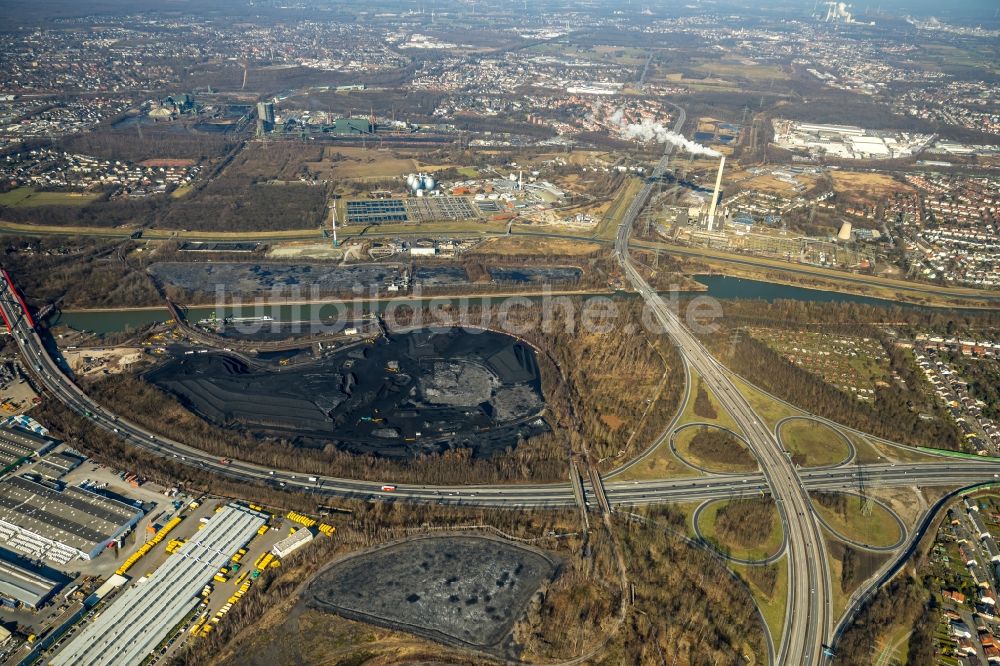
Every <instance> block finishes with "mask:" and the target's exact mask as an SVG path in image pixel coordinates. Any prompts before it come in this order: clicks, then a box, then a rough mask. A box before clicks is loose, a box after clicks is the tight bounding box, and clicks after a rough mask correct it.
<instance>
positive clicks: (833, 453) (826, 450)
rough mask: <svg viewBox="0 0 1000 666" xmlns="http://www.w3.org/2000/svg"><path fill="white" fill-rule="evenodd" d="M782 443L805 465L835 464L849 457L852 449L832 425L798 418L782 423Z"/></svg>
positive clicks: (794, 457)
mask: <svg viewBox="0 0 1000 666" xmlns="http://www.w3.org/2000/svg"><path fill="white" fill-rule="evenodd" d="M778 434H779V435H780V436H781V443H782V444H783V445H784V447H785V449H786V450H787V451H791V452H792V457H793V459H795V460H796V462H798V461H800V460H801V461H802V462H800V464H801V465H802V466H803V467H822V466H824V465H834V464H836V463H839V462H840V461H842V460H844V459H846V458H847V456H848V455H849V454H850V449H849V448H848V446H847V443H846V442H845V441H844V439H843V438H842V437H841V436H840V435H839V434H838V433H837V432H835V431H834V430H833V429H832V428H830V426H828V425H825V424H823V423H819V422H818V421H809V420H804V419H796V420H794V421H787V422H785V423H784V424H782V426H781V429H780V430H779V431H778Z"/></svg>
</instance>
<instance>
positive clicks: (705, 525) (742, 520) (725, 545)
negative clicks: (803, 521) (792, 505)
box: [692, 496, 785, 564]
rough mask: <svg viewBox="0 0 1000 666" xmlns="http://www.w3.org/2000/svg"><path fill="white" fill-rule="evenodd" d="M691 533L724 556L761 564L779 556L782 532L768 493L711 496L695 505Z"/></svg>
mask: <svg viewBox="0 0 1000 666" xmlns="http://www.w3.org/2000/svg"><path fill="white" fill-rule="evenodd" d="M692 524H693V527H694V531H695V534H696V535H697V536H698V538H700V539H701V540H703V541H705V542H708V543H710V544H712V545H713V546H714V547H715V548H716V549H717V550H718V551H719V552H720V553H721V554H722V555H723V556H724V557H726V558H727V559H729V560H732V561H734V562H738V563H743V564H764V563H768V562H772V561H774V560H776V559H778V558H779V557H781V554H782V551H783V550H784V545H785V535H784V531H783V530H782V528H781V518H780V516H779V515H778V511H777V509H776V507H775V504H774V500H773V499H771V498H770V497H767V496H765V497H746V498H737V499H730V500H712V501H709V502H705V503H704V504H702V505H700V506H699V507H698V508H697V509H695V512H694V515H693V516H692Z"/></svg>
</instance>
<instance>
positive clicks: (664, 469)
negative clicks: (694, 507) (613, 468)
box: [614, 441, 704, 481]
mask: <svg viewBox="0 0 1000 666" xmlns="http://www.w3.org/2000/svg"><path fill="white" fill-rule="evenodd" d="M687 476H704V475H703V474H702V473H701V472H699V471H698V470H696V469H692V468H690V467H688V466H687V465H685V464H684V463H682V462H681V461H680V460H678V459H677V456H675V455H674V454H673V452H672V451H671V450H670V447H669V446H667V443H666V441H664V442H661V443H660V445H659V446H657V447H656V448H655V449H653V452H652V453H650V454H649V455H648V456H647V457H646V458H644V459H643V460H641V461H639V462H637V463H636V464H634V465H632V466H631V467H629V468H628V469H626V470H625V471H624V472H622V473H621V474H618V475H616V476H615V477H614V481H652V480H654V479H671V478H678V477H687Z"/></svg>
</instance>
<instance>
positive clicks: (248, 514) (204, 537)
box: [51, 504, 267, 666]
mask: <svg viewBox="0 0 1000 666" xmlns="http://www.w3.org/2000/svg"><path fill="white" fill-rule="evenodd" d="M265 522H267V516H265V515H264V514H262V513H260V512H257V511H253V510H251V509H248V508H246V507H243V506H240V505H238V504H229V505H228V506H226V507H225V508H223V509H222V511H220V512H219V513H217V514H215V515H214V516H213V517H212V518H211V519H209V521H208V523H207V524H206V526H205V529H203V530H200V531H198V532H195V534H194V536H192V537H191V539H190V540H189V541H188V542H187V543H185V544H184V545H183V546H181V547H180V549H178V550H177V552H176V553H174V554H173V555H171V556H170V557H169V558H167V561H166V562H165V563H164V564H163V565H162V566H160V567H159V568H158V569H157V570H156V571H154V572H153V574H152V575H151V576H149V577H148V578H144V579H139V580H138V581H136V582H135V583H133V584H132V587H130V588H128V589H127V590H125V591H124V592H123V593H122V594H121V595H120V596H119V597H118V598H117V599H115V600H114V601H113V602H112V603H111V604H110V605H109V606H108V607H107V608H105V609H104V610H103V611H102V612H101V613H100V614H99V615H97V617H96V618H95V619H94V620H93V622H92V623H91V624H90V625H88V626H87V627H85V628H84V629H83V630H82V631H81V632H80V633H79V634H77V636H76V638H74V639H73V640H72V641H70V642H69V644H68V645H67V646H66V647H65V649H63V650H62V652H60V653H59V654H57V655H56V656H55V658H53V659H52V661H51V663H52V665H53V666H70V665H71V664H72V665H74V666H75V665H77V664H81V665H82V664H86V665H87V666H100V665H103V664H107V665H108V666H111V665H114V666H127V665H129V664H140V663H142V661H143V660H144V659H145V658H146V657H147V656H148V655H149V653H150V652H152V651H153V650H155V649H156V647H157V646H158V645H159V644H160V643H161V642H162V641H163V640H164V639H165V638H166V637H167V636H168V635H169V634H170V630H171V629H173V628H174V627H176V626H177V625H178V624H180V622H181V621H182V620H183V619H184V616H185V615H187V614H188V613H189V612H190V611H191V609H193V608H194V606H195V605H196V604H197V603H198V602H199V601H200V600H201V596H200V595H201V590H202V588H204V587H205V585H206V584H207V583H209V582H211V581H212V577H213V576H214V575H215V573H216V572H217V571H218V570H219V569H220V568H221V567H222V566H224V565H225V564H226V563H228V562H229V558H230V557H232V556H233V554H234V553H235V552H236V551H237V550H239V549H240V548H242V547H243V546H244V545H246V544H247V542H249V541H250V539H252V538H253V537H254V536H256V535H257V530H258V529H260V527H261V525H263V524H264V523H265Z"/></svg>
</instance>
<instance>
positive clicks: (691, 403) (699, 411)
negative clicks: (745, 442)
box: [677, 368, 743, 432]
mask: <svg viewBox="0 0 1000 666" xmlns="http://www.w3.org/2000/svg"><path fill="white" fill-rule="evenodd" d="M699 389H701V391H703V396H704V397H705V398H707V400H708V405H701V406H700V405H699V401H698V395H699ZM706 406H707V407H709V408H710V411H711V412H714V413H715V416H714V417H713V416H711V414H710V411H706V409H705V407H706ZM686 423H713V424H715V425H719V426H722V427H723V428H729V429H730V430H732V431H733V432H743V431H742V430H741V429H740V428H739V426H737V425H736V421H734V420H733V417H732V416H730V415H729V412H727V411H726V410H725V408H723V407H722V405H721V404H719V400H718V398H716V397H715V394H714V393H713V392H712V390H711V389H710V388H708V387H707V386H705V385H704V383H703V382H702V381H701V377H700V376H699V375H698V372H697V371H696V370H695V369H694V368H691V396H690V397H689V399H688V401H687V404H686V405H685V406H684V411H683V412H682V413H681V416H680V418H679V419H678V420H677V425H684V424H686Z"/></svg>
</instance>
